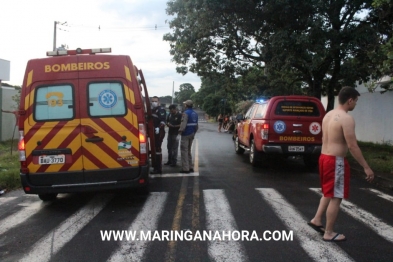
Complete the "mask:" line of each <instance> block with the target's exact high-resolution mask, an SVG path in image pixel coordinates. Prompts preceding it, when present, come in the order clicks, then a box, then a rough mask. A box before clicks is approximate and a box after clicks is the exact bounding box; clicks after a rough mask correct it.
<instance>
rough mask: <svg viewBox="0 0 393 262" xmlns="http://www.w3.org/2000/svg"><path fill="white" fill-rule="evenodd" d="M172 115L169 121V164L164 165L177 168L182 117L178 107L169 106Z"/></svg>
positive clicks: (169, 116)
mask: <svg viewBox="0 0 393 262" xmlns="http://www.w3.org/2000/svg"><path fill="white" fill-rule="evenodd" d="M169 110H170V114H169V115H168V119H167V126H168V127H169V131H168V144H167V148H168V162H166V163H165V164H164V165H170V166H172V167H174V166H176V163H177V151H178V148H179V128H180V123H181V118H182V115H181V114H180V113H179V111H177V108H176V105H170V106H169Z"/></svg>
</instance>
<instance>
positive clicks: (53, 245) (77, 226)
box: [20, 195, 113, 262]
mask: <svg viewBox="0 0 393 262" xmlns="http://www.w3.org/2000/svg"><path fill="white" fill-rule="evenodd" d="M112 198H113V195H99V196H96V197H94V198H93V199H92V200H90V202H89V203H88V204H87V205H86V206H84V207H82V208H81V209H79V210H78V211H77V212H76V213H75V214H73V215H72V216H71V217H69V218H68V219H66V220H65V221H64V222H62V223H61V224H60V225H59V226H58V227H56V228H55V229H53V230H52V231H51V232H49V233H48V234H46V235H45V236H44V237H43V238H41V239H40V240H39V241H38V242H37V243H36V244H35V245H34V246H33V247H32V248H31V251H30V252H29V253H28V254H26V255H25V256H24V257H23V258H22V259H21V260H20V261H26V262H27V261H30V262H32V261H37V262H40V261H48V260H49V259H50V258H51V257H52V256H54V255H55V254H56V253H57V252H58V251H59V250H60V249H61V248H62V247H63V246H64V245H65V244H67V242H68V241H70V240H71V239H72V238H73V237H74V236H75V235H76V234H77V233H78V232H79V231H80V230H81V229H82V228H83V227H85V226H86V225H87V224H88V223H89V222H90V221H91V220H92V219H93V218H94V217H95V216H96V215H97V214H98V213H100V211H101V210H102V209H103V208H104V207H105V205H106V204H107V203H108V202H109V201H110V200H111V199H112Z"/></svg>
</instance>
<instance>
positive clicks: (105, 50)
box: [46, 47, 112, 56]
mask: <svg viewBox="0 0 393 262" xmlns="http://www.w3.org/2000/svg"><path fill="white" fill-rule="evenodd" d="M111 52H112V49H111V48H110V47H109V48H92V49H82V48H77V49H76V50H56V51H48V52H46V56H62V55H85V54H89V55H94V54H98V53H111Z"/></svg>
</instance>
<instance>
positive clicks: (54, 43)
mask: <svg viewBox="0 0 393 262" xmlns="http://www.w3.org/2000/svg"><path fill="white" fill-rule="evenodd" d="M57 23H59V22H57V21H55V29H54V32H53V51H56V31H57V30H56V25H57Z"/></svg>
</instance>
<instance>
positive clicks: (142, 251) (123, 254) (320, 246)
mask: <svg viewBox="0 0 393 262" xmlns="http://www.w3.org/2000/svg"><path fill="white" fill-rule="evenodd" d="M255 190H256V191H257V192H258V193H259V194H260V195H261V199H260V200H259V201H264V202H266V203H267V204H268V206H269V207H270V208H271V209H272V210H273V211H274V213H275V214H276V216H277V217H278V219H279V220H280V222H281V223H282V224H283V225H284V226H285V228H286V229H287V231H293V236H294V241H295V242H296V243H297V244H298V245H300V246H301V248H302V249H303V250H304V252H305V253H306V254H307V255H308V256H309V257H310V258H311V259H312V260H314V261H353V260H354V259H353V258H352V257H351V256H350V255H349V254H347V253H346V252H345V251H344V249H345V246H340V245H336V244H327V243H326V242H324V241H323V240H322V236H321V235H320V234H317V233H316V232H315V231H314V230H313V229H312V228H310V227H309V226H308V225H307V223H306V222H307V221H308V220H307V219H305V217H304V216H303V215H302V214H301V213H300V212H299V211H298V210H297V209H296V207H295V206H294V205H292V204H291V203H290V202H289V201H288V200H287V199H285V197H284V196H283V195H281V194H280V193H279V192H278V191H277V190H275V189H272V188H255ZM309 190H311V191H312V192H314V193H317V194H319V195H321V192H320V189H317V188H310V189H309ZM361 190H364V191H365V193H368V194H373V195H375V196H377V197H379V198H382V199H385V200H387V201H390V202H393V197H392V196H390V195H387V194H385V193H383V192H381V191H378V190H375V189H368V188H367V189H366V188H362V189H361ZM202 192H203V200H202V203H203V204H202V205H201V207H203V206H204V210H205V215H206V225H205V226H206V227H205V228H206V231H212V232H235V231H239V229H238V226H237V222H236V219H235V217H234V215H233V213H234V212H233V211H236V210H232V209H231V206H230V202H229V200H228V198H227V196H226V193H225V191H224V190H222V189H206V190H203V191H202ZM168 196H169V193H168V192H152V193H150V195H149V197H148V198H147V199H146V201H145V203H144V205H143V207H142V208H141V209H140V210H139V211H138V212H139V213H138V214H135V215H136V218H135V219H134V220H133V221H130V222H129V223H130V224H129V227H128V228H125V230H127V231H129V232H141V231H143V232H145V233H148V232H151V233H153V232H154V231H158V230H159V229H158V223H159V221H160V219H161V217H162V214H163V213H164V211H165V207H166V203H167V201H168ZM112 198H113V195H112V194H99V195H97V196H95V197H94V198H92V199H91V200H90V201H89V202H88V203H87V204H86V205H84V206H83V207H81V208H80V209H79V210H78V211H76V212H75V213H74V214H72V215H71V216H70V217H68V218H66V219H65V220H64V221H63V222H61V223H60V224H59V225H58V226H57V227H55V228H54V229H52V230H51V231H50V232H49V233H47V234H46V235H45V236H43V237H42V238H41V239H39V240H38V241H37V242H36V243H35V244H34V245H33V246H31V247H30V248H29V250H27V253H24V254H23V256H22V258H21V260H20V261H33V262H34V261H49V260H53V259H54V257H55V255H56V254H57V253H58V252H59V251H60V250H61V249H62V248H63V247H64V246H65V245H66V244H67V243H69V242H70V241H71V240H72V239H73V238H74V237H75V236H77V235H78V234H79V233H80V232H81V230H82V229H83V228H84V227H85V226H86V225H88V224H89V223H90V222H91V221H92V220H93V218H95V217H96V216H97V215H98V214H99V213H100V212H101V211H102V210H103V209H104V208H105V206H106V205H107V204H108V203H109V201H111V199H112ZM12 200H15V202H18V203H17V206H19V207H18V208H21V210H19V211H17V212H15V213H14V214H12V215H10V216H8V217H5V218H3V219H2V220H0V235H3V234H5V233H6V232H7V231H8V230H10V229H15V228H16V227H17V226H18V225H20V224H22V223H24V222H26V221H27V220H28V219H29V218H30V217H31V216H33V215H35V214H37V213H38V212H40V211H42V209H43V208H45V207H46V206H47V205H50V204H51V203H50V202H42V201H41V200H36V199H34V198H26V197H23V199H22V201H19V200H18V199H17V198H15V197H8V198H2V199H0V204H5V203H9V202H10V201H12ZM13 203H14V202H13ZM13 208H14V207H13ZM341 210H342V211H344V212H345V213H347V214H349V215H350V216H351V217H353V218H354V219H356V220H358V221H360V222H361V223H362V224H364V225H366V226H367V227H369V228H370V229H372V230H373V231H374V232H376V233H377V234H378V235H379V236H381V237H383V238H384V239H386V240H387V241H389V242H393V227H392V226H390V225H388V224H387V223H386V222H384V221H382V220H381V219H380V218H378V217H376V216H374V215H373V214H371V213H370V212H368V211H366V210H363V209H362V208H360V207H358V206H357V205H355V204H353V203H351V202H349V201H346V200H343V202H342V204H341ZM105 211H106V210H105ZM101 213H102V212H101ZM202 228H203V226H202ZM113 241H117V240H113ZM206 241H208V242H207V249H208V250H207V252H208V256H209V258H210V260H212V261H249V260H250V259H249V256H248V254H247V251H246V249H245V246H244V243H243V242H242V241H233V240H227V239H223V240H220V241H217V240H211V241H209V240H206ZM153 242H154V240H151V239H150V240H141V239H139V240H136V241H128V240H127V239H123V241H120V242H119V244H120V245H119V247H118V248H117V249H114V250H109V251H108V252H112V253H111V255H110V257H109V259H108V260H109V261H112V262H117V261H141V260H146V259H147V252H146V251H147V250H148V248H149V246H150V245H151V244H153ZM24 252H26V251H24ZM0 255H1V252H0ZM0 258H1V256H0ZM6 260H7V259H6Z"/></svg>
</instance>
